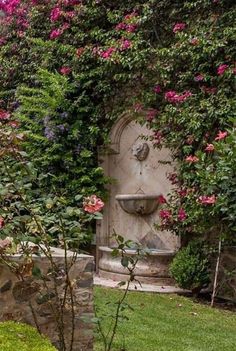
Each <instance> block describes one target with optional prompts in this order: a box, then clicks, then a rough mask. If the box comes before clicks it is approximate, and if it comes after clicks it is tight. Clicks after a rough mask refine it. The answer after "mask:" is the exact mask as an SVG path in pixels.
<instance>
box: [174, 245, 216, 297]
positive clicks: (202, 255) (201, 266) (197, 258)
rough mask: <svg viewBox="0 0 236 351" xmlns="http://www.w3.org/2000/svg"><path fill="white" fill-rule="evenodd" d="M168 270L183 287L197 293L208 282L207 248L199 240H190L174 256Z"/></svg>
mask: <svg viewBox="0 0 236 351" xmlns="http://www.w3.org/2000/svg"><path fill="white" fill-rule="evenodd" d="M170 272H171V275H172V277H173V278H174V279H175V280H176V282H177V283H178V285H179V286H180V287H181V288H183V289H188V290H192V292H193V293H194V294H198V293H199V292H200V290H201V289H202V288H204V287H207V285H208V284H209V282H210V274H209V260H208V257H207V250H206V247H205V245H204V243H202V242H201V241H191V242H190V243H189V244H188V246H187V247H185V248H183V249H181V250H180V251H179V252H178V253H177V255H176V256H175V258H174V260H173V262H172V264H171V266H170Z"/></svg>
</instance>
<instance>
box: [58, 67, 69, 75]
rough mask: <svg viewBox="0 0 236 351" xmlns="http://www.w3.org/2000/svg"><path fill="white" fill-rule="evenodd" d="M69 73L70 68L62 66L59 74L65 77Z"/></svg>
mask: <svg viewBox="0 0 236 351" xmlns="http://www.w3.org/2000/svg"><path fill="white" fill-rule="evenodd" d="M70 72H71V68H70V67H67V66H63V67H61V68H60V73H61V74H63V75H65V76H67V75H68V74H70Z"/></svg>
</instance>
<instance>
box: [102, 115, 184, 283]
mask: <svg viewBox="0 0 236 351" xmlns="http://www.w3.org/2000/svg"><path fill="white" fill-rule="evenodd" d="M148 136H150V131H149V130H148V128H147V127H146V126H145V125H141V124H139V123H138V122H137V121H135V120H133V118H132V117H131V116H122V117H121V118H120V119H119V120H118V121H117V123H116V124H115V125H114V127H113V129H112V131H111V135H110V140H111V144H110V147H109V150H106V152H104V153H103V154H101V155H100V158H101V166H102V167H103V168H104V172H105V174H106V175H107V176H109V177H111V178H112V179H114V182H113V184H112V185H111V186H110V189H109V190H110V199H109V201H108V203H107V206H106V208H105V211H104V218H103V220H102V221H101V222H100V223H98V226H97V235H96V242H97V272H98V274H99V276H100V277H102V278H107V279H112V280H121V279H124V278H125V277H124V274H126V272H125V270H124V268H123V267H122V266H121V264H120V259H119V258H115V259H114V258H113V257H112V255H111V253H112V248H114V247H115V246H116V243H115V241H114V238H112V233H114V232H115V233H117V234H120V235H122V236H123V237H124V238H125V239H126V240H129V239H130V240H133V241H136V242H139V243H141V244H142V245H143V246H144V247H146V248H148V252H149V254H148V257H147V258H146V259H144V260H141V261H140V262H139V264H138V266H137V269H136V275H137V276H138V278H139V280H140V281H141V282H143V283H152V284H158V285H162V284H166V285H168V284H171V282H172V280H171V278H170V276H169V271H168V266H169V263H170V262H171V260H172V258H173V256H174V254H175V252H176V250H177V249H178V248H179V239H178V238H177V237H176V236H174V235H173V234H171V233H170V232H167V231H158V230H157V227H156V224H157V223H158V219H159V216H158V212H159V210H160V206H159V197H160V195H163V196H166V195H167V194H168V192H169V191H170V189H171V184H170V182H169V181H168V180H167V177H166V174H167V173H168V172H172V171H173V168H172V166H171V165H170V161H171V158H170V151H169V150H168V149H162V150H158V149H155V148H153V146H152V142H150V141H149V138H148ZM128 254H129V255H132V254H134V250H131V249H129V250H128Z"/></svg>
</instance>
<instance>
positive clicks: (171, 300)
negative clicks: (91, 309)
mask: <svg viewBox="0 0 236 351" xmlns="http://www.w3.org/2000/svg"><path fill="white" fill-rule="evenodd" d="M120 294H121V292H120V291H117V290H111V289H104V288H96V289H95V301H96V304H97V305H98V307H99V309H100V313H105V314H106V313H107V312H108V313H110V312H111V307H110V306H109V305H106V302H108V301H116V300H117V299H118V298H119V296H120ZM128 302H129V304H131V306H132V307H133V308H134V311H133V312H132V311H127V314H128V317H129V320H128V321H125V322H122V324H121V325H120V327H119V331H118V334H117V337H116V340H115V344H114V348H113V350H114V351H115V350H116V351H118V350H119V351H123V350H125V351H232V350H235V347H236V346H235V345H236V314H235V313H233V312H230V311H223V310H217V309H212V308H210V307H208V306H206V305H201V304H197V303H194V302H193V301H192V300H190V299H188V298H186V297H182V296H177V295H164V294H163V295H160V294H150V293H140V292H130V293H129V295H128ZM104 306H105V307H104ZM106 327H108V323H107V321H106ZM123 344H124V345H125V347H123ZM122 347H123V348H122ZM94 350H95V351H101V350H103V348H102V342H101V339H100V337H99V335H98V336H97V338H96V344H95V349H94Z"/></svg>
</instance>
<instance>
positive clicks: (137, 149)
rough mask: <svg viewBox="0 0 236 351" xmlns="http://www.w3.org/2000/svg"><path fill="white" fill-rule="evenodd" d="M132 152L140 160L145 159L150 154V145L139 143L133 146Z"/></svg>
mask: <svg viewBox="0 0 236 351" xmlns="http://www.w3.org/2000/svg"><path fill="white" fill-rule="evenodd" d="M132 154H133V156H134V157H136V158H137V160H139V161H144V160H146V158H147V157H148V154H149V146H148V144H147V143H139V144H136V145H134V146H133V147H132Z"/></svg>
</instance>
